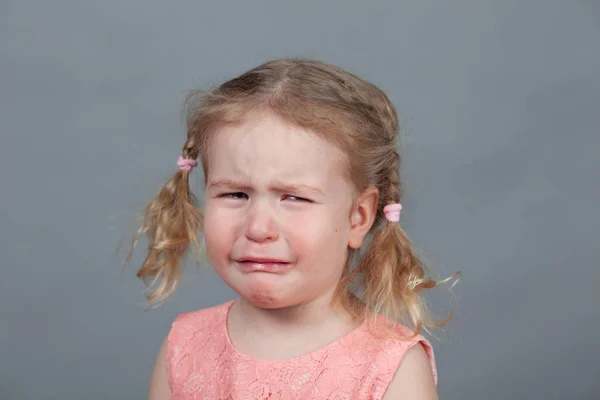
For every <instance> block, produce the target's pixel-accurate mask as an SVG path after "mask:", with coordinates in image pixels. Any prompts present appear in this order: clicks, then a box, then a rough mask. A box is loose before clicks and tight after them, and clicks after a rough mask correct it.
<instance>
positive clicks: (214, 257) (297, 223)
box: [204, 114, 377, 308]
mask: <svg viewBox="0 0 600 400" xmlns="http://www.w3.org/2000/svg"><path fill="white" fill-rule="evenodd" d="M209 150H210V151H209V159H208V176H207V185H206V203H205V204H206V208H205V218H204V234H205V240H206V250H207V254H208V257H209V259H210V261H211V264H212V266H213V267H214V268H215V270H216V271H217V273H218V274H219V275H220V277H221V278H222V279H223V280H224V281H225V282H226V283H227V285H229V286H230V287H231V288H232V289H233V290H234V291H236V292H237V293H238V294H239V295H240V296H241V297H243V298H244V299H246V300H247V301H249V302H251V303H252V304H254V305H256V306H259V307H262V308H282V307H291V306H295V305H299V304H301V303H306V302H311V301H313V300H315V299H318V298H322V297H325V296H329V295H331V293H332V291H333V290H334V289H335V287H336V286H337V284H338V282H339V279H340V276H341V274H342V271H343V268H344V265H345V262H346V257H347V249H348V246H349V245H350V246H352V247H358V246H360V244H361V243H362V240H363V238H364V235H365V234H366V233H367V231H368V229H369V228H370V225H371V224H372V218H371V219H369V218H370V217H369V215H368V212H367V213H366V214H365V210H364V209H361V208H360V206H359V207H357V206H356V205H355V204H356V202H355V201H354V200H355V199H356V196H355V193H354V189H353V186H352V185H351V183H350V182H348V180H347V179H346V178H345V176H344V174H345V170H344V165H343V157H344V154H343V153H342V152H341V151H340V150H339V149H337V148H336V147H335V146H333V145H331V144H329V143H328V142H326V141H325V140H323V139H321V138H319V137H318V136H316V135H314V134H312V133H311V132H309V131H306V130H303V129H301V128H297V127H293V126H290V125H289V124H287V123H285V122H284V121H282V120H281V119H279V118H277V117H275V116H272V115H269V114H262V115H258V116H254V117H252V118H249V119H248V120H246V121H245V122H244V123H242V124H240V125H236V126H229V127H224V128H222V129H220V130H219V131H218V132H216V133H215V136H214V137H213V141H212V144H211V148H210V149H209ZM371 197H373V199H372V200H373V201H372V202H373V204H372V205H375V207H376V204H377V201H376V194H375V195H374V196H371ZM374 212H375V210H373V214H374ZM365 215H366V217H365ZM365 218H366V219H365ZM367 225H368V226H367Z"/></svg>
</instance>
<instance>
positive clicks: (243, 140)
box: [208, 114, 345, 184]
mask: <svg viewBox="0 0 600 400" xmlns="http://www.w3.org/2000/svg"><path fill="white" fill-rule="evenodd" d="M208 150H209V152H208V155H209V157H208V171H209V177H208V178H209V180H211V178H215V179H216V178H217V177H218V178H219V179H226V178H236V179H245V180H248V181H251V182H254V183H260V182H263V181H267V180H269V179H277V180H292V181H293V180H308V181H311V182H310V183H313V184H316V183H320V184H327V183H332V182H331V181H335V180H339V179H343V178H344V175H345V168H344V165H345V162H344V160H345V156H344V154H343V152H342V151H341V150H339V149H338V148H337V147H336V146H334V145H333V144H331V143H329V142H328V141H326V140H325V139H323V138H321V137H319V136H318V135H316V134H314V133H312V132H311V131H309V130H305V129H303V128H300V127H297V126H293V125H291V124H289V123H287V122H285V121H283V120H282V119H280V118H278V117H276V116H274V115H272V114H258V115H254V116H252V117H250V118H248V119H246V120H245V121H243V122H242V123H240V124H237V125H231V126H225V127H223V128H221V129H219V130H218V131H217V132H215V133H214V136H213V138H212V140H211V144H210V148H209V149H208ZM344 180H345V179H344ZM302 183H308V182H302Z"/></svg>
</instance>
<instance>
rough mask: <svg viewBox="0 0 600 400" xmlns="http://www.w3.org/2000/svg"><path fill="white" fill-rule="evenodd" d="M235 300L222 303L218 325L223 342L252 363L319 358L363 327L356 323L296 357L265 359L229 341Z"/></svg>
mask: <svg viewBox="0 0 600 400" xmlns="http://www.w3.org/2000/svg"><path fill="white" fill-rule="evenodd" d="M235 301H236V300H230V301H229V302H227V303H225V304H224V312H222V313H221V317H222V318H224V321H223V322H224V323H222V324H220V326H222V327H223V328H222V329H223V330H224V332H223V335H224V336H225V342H226V346H227V347H228V348H229V350H230V351H231V352H232V353H233V354H235V356H236V357H238V358H239V359H241V360H244V361H247V362H250V363H253V364H259V363H266V364H286V363H301V362H302V361H304V360H315V359H319V358H321V356H322V355H323V354H325V353H327V352H328V351H330V350H332V349H334V348H337V347H339V346H341V345H343V344H345V343H347V342H349V341H351V340H352V339H353V338H354V337H355V336H357V335H358V334H359V333H361V332H362V331H363V329H364V327H365V323H364V322H363V323H361V324H360V325H358V326H357V327H356V328H354V329H353V330H351V331H350V332H348V333H346V334H344V335H343V336H340V337H339V338H337V339H335V340H333V341H331V342H329V343H327V344H326V345H324V346H323V347H320V348H318V349H316V350H313V351H311V352H308V353H305V354H302V355H299V356H296V357H291V358H285V359H265V358H256V357H251V356H249V355H246V354H244V353H242V352H240V351H239V350H238V349H237V347H235V345H234V344H233V342H232V341H231V337H230V336H229V312H230V311H231V307H233V304H234V303H235Z"/></svg>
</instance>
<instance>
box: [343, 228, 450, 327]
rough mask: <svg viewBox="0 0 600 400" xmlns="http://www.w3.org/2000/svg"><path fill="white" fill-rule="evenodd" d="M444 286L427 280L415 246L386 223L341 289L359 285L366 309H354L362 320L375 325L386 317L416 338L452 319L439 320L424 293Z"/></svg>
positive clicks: (357, 289) (398, 230)
mask: <svg viewBox="0 0 600 400" xmlns="http://www.w3.org/2000/svg"><path fill="white" fill-rule="evenodd" d="M453 277H454V276H453ZM453 277H451V278H453ZM357 282H358V283H357ZM445 282H446V280H444V281H442V282H436V281H434V280H433V279H431V278H429V277H427V276H426V274H425V266H424V264H423V262H422V261H421V259H420V258H419V257H418V255H417V254H416V250H415V246H414V245H413V244H412V243H411V241H410V239H409V237H408V235H407V234H406V232H405V231H404V230H403V229H402V227H401V226H400V224H399V223H398V222H385V223H384V225H383V227H382V228H381V229H379V230H378V231H377V232H376V233H375V234H374V235H373V238H372V240H371V242H370V243H369V245H368V247H367V248H366V249H365V252H364V254H363V256H362V257H361V259H360V261H359V263H358V265H357V266H356V268H355V269H354V270H353V271H352V272H351V273H350V274H348V275H347V276H346V277H345V278H344V280H343V281H342V285H343V286H344V287H348V285H351V284H352V283H355V284H356V283H357V286H356V288H355V290H354V291H355V292H356V293H357V294H358V295H359V296H360V303H362V304H363V305H364V306H363V307H362V308H357V307H353V308H354V310H356V314H362V315H361V317H362V319H364V320H367V321H376V320H377V316H378V315H383V316H385V317H386V318H387V319H388V320H389V321H391V322H398V323H403V324H405V325H408V326H411V327H412V328H413V332H414V336H416V335H418V334H420V333H421V331H422V330H423V329H424V328H425V329H426V328H439V327H441V326H443V325H445V324H446V323H447V322H448V321H450V319H451V318H452V315H450V317H449V318H447V319H446V320H442V321H440V320H438V319H437V318H436V317H435V316H434V315H433V313H432V312H431V311H430V310H429V309H428V307H427V306H426V304H425V303H424V300H423V298H422V293H421V291H422V290H423V289H429V288H433V287H435V286H437V285H439V284H441V283H445ZM359 310H360V311H359ZM390 326H393V325H390Z"/></svg>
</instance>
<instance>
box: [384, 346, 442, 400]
mask: <svg viewBox="0 0 600 400" xmlns="http://www.w3.org/2000/svg"><path fill="white" fill-rule="evenodd" d="M383 399H384V400H395V399H406V400H438V395H437V389H436V385H435V381H434V379H433V373H432V371H431V365H430V363H429V358H427V354H426V353H425V350H424V349H423V346H421V345H415V346H412V347H411V348H410V349H409V350H408V351H407V352H406V354H405V355H404V357H403V359H402V361H401V362H400V366H399V367H398V370H397V371H396V374H395V375H394V378H393V379H392V382H391V383H390V385H389V387H388V390H387V392H386V393H385V396H384V397H383Z"/></svg>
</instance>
